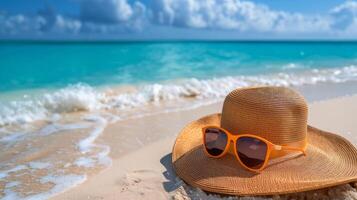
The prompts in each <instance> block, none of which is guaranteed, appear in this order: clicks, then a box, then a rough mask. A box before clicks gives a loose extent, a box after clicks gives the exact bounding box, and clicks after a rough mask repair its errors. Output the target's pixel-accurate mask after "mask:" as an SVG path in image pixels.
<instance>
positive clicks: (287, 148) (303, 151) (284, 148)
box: [274, 145, 306, 156]
mask: <svg viewBox="0 0 357 200" xmlns="http://www.w3.org/2000/svg"><path fill="white" fill-rule="evenodd" d="M274 147H275V150H278V151H300V152H301V153H303V154H304V156H306V152H305V150H304V149H302V148H297V147H289V146H280V145H275V146H274Z"/></svg>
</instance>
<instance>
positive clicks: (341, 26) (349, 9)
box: [330, 1, 357, 36]
mask: <svg viewBox="0 0 357 200" xmlns="http://www.w3.org/2000/svg"><path fill="white" fill-rule="evenodd" d="M330 15H331V20H332V25H331V27H332V29H333V30H334V31H335V32H337V33H338V34H340V35H352V36H353V35H356V33H357V2H356V1H346V2H345V3H343V4H341V5H339V6H336V7H335V8H333V9H332V10H331V11H330Z"/></svg>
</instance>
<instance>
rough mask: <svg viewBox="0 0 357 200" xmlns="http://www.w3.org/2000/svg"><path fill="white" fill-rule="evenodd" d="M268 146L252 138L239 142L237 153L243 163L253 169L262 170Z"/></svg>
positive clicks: (243, 138)
mask: <svg viewBox="0 0 357 200" xmlns="http://www.w3.org/2000/svg"><path fill="white" fill-rule="evenodd" d="M267 149H268V147H267V144H266V143H265V142H263V141H261V140H259V139H256V138H252V137H241V138H239V139H238V140H237V151H238V152H237V153H238V156H239V158H240V160H241V161H242V163H243V164H244V165H245V166H247V167H249V168H251V169H260V168H261V167H262V166H263V164H264V161H265V157H266V154H267Z"/></svg>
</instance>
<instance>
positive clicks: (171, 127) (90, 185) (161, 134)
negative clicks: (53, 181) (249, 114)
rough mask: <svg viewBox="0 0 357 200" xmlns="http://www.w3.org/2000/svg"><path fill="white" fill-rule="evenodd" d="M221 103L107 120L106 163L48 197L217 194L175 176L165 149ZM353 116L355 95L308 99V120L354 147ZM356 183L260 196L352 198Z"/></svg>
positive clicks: (191, 196)
mask: <svg viewBox="0 0 357 200" xmlns="http://www.w3.org/2000/svg"><path fill="white" fill-rule="evenodd" d="M221 106H222V103H216V104H213V105H209V106H203V107H199V108H196V109H193V110H187V111H181V112H172V113H164V114H158V115H153V116H147V117H143V118H139V119H131V120H130V119H129V120H125V121H120V122H117V123H115V124H112V125H109V126H108V127H107V128H106V129H105V131H104V134H102V136H101V137H100V138H99V139H98V143H101V142H104V141H105V142H106V143H109V145H110V147H111V154H110V156H111V157H112V158H113V163H112V166H111V167H109V168H108V169H106V170H105V171H103V172H101V173H99V174H96V175H93V176H91V177H89V178H88V180H87V181H86V182H85V183H83V184H81V185H80V186H77V187H75V188H72V189H71V190H68V191H66V192H64V193H62V194H59V195H57V196H55V197H54V198H53V199H178V200H180V199H220V198H221V197H219V196H218V195H207V194H206V193H204V192H202V191H201V190H199V189H196V188H192V187H190V186H188V185H186V184H185V183H184V182H183V181H181V180H180V179H179V178H177V177H176V176H175V173H174V171H173V169H172V166H171V150H172V146H173V144H174V141H175V137H176V135H177V134H178V133H179V132H180V130H181V129H182V128H183V127H184V126H185V125H186V124H187V123H189V122H190V121H192V120H195V119H198V118H200V117H202V116H204V115H207V114H211V113H215V112H220V110H221ZM356 120H357V96H346V97H340V98H335V99H330V100H325V101H320V102H314V103H311V104H309V119H308V121H309V124H310V125H312V126H315V127H319V128H320V129H322V130H326V131H329V132H334V133H337V134H340V135H342V136H344V137H346V138H347V139H348V140H350V141H351V142H352V143H353V144H354V145H355V146H356V147H357V123H356V122H357V121H356ZM356 187H357V183H351V184H346V185H341V186H337V187H333V188H328V189H323V190H318V191H311V192H305V193H299V194H292V195H281V196H273V197H264V198H273V199H287V198H291V197H294V198H295V199H297V198H299V197H300V198H301V197H308V198H315V199H320V198H323V197H324V198H328V199H331V198H340V199H357V191H356ZM244 199H250V198H247V197H246V198H244ZM251 199H254V198H253V197H252V198H251Z"/></svg>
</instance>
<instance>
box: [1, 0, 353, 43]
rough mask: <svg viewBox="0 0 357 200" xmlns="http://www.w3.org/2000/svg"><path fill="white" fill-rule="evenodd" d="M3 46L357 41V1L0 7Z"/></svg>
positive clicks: (113, 0) (17, 3)
mask: <svg viewBox="0 0 357 200" xmlns="http://www.w3.org/2000/svg"><path fill="white" fill-rule="evenodd" d="M292 2H295V3H292ZM0 38H1V39H84V40H87V39H89V40H97V39H98V40H101V39H120V40H126V39H134V40H150V39H223V40H231V39H357V1H354V0H347V1H346V0H345V1H342V0H299V1H288V0H273V1H272V0H254V1H248V0H60V1H58V0H46V1H43V0H11V1H6V0H0Z"/></svg>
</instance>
